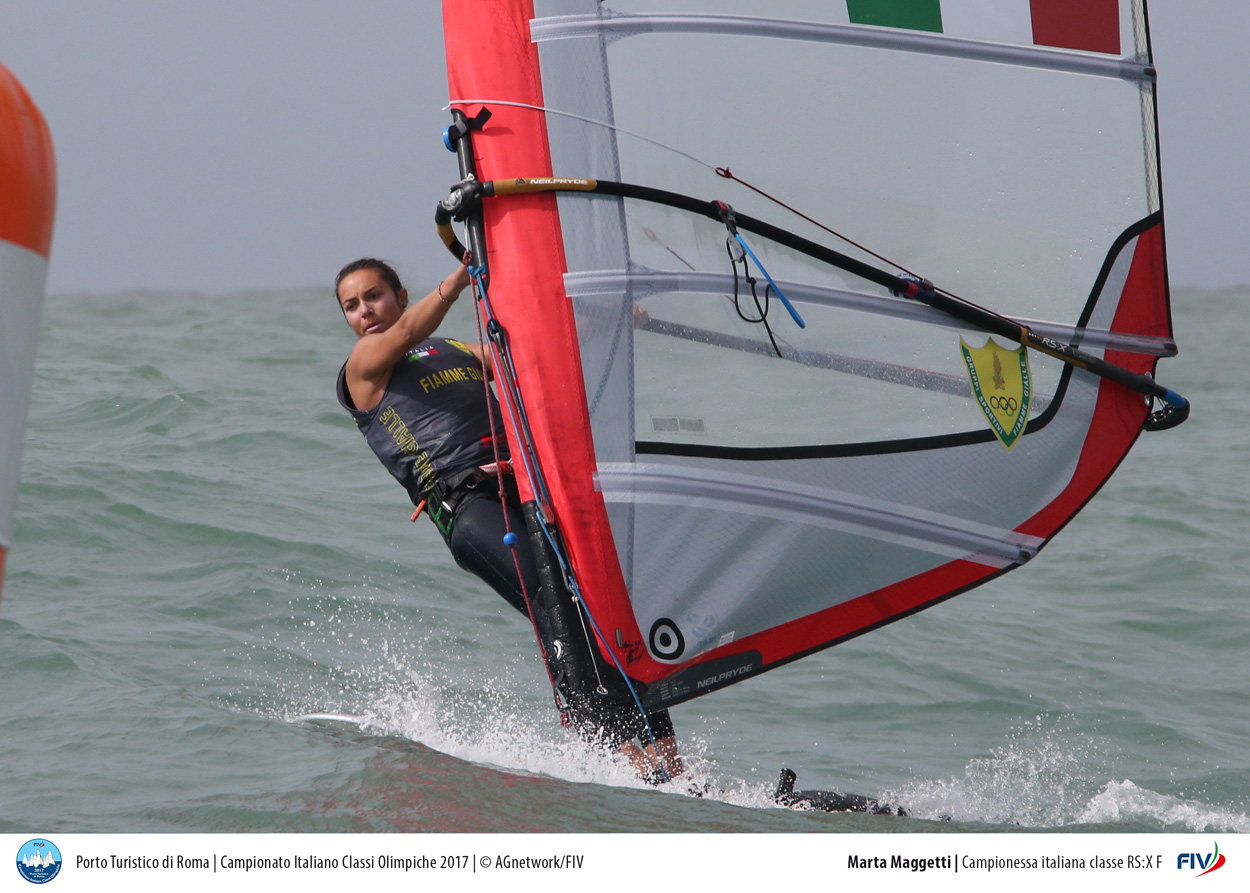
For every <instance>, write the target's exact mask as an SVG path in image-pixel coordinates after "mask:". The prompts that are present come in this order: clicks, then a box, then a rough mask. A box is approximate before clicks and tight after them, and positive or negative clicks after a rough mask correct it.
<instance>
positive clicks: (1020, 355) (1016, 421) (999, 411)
mask: <svg viewBox="0 0 1250 893" xmlns="http://www.w3.org/2000/svg"><path fill="white" fill-rule="evenodd" d="M959 348H960V350H961V351H963V355H964V365H965V366H967V367H968V378H969V380H970V381H971V382H972V393H973V394H974V395H976V398H977V402H978V403H980V404H981V411H982V412H983V413H985V417H986V418H987V419H988V420H989V423H990V428H992V429H993V431H994V434H995V436H996V437H998V439H999V440H1000V441H1001V442H1002V444H1003V446H1005V447H1006V448H1007V449H1011V448H1012V447H1013V446H1015V445H1016V441H1017V440H1018V439H1019V437H1020V435H1021V434H1022V433H1023V432H1024V426H1025V423H1026V422H1028V420H1029V399H1030V398H1031V397H1032V394H1033V386H1032V382H1031V380H1030V377H1029V354H1028V351H1027V350H1025V348H1024V346H1023V345H1022V346H1020V347H1018V348H1016V349H1015V350H1008V349H1007V348H1005V347H1001V346H999V345H998V344H996V343H995V342H994V339H993V338H990V339H989V340H988V341H986V342H985V347H978V348H974V347H969V346H968V344H967V342H966V341H964V339H962V338H960V339H959Z"/></svg>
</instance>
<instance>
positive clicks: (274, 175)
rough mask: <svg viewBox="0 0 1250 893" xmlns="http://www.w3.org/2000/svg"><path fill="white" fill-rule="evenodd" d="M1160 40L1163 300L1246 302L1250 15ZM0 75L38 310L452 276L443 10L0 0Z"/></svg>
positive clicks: (1156, 8)
mask: <svg viewBox="0 0 1250 893" xmlns="http://www.w3.org/2000/svg"><path fill="white" fill-rule="evenodd" d="M663 5H664V4H663V3H657V4H656V7H657V8H660V7H662V6H663ZM1151 25H1152V37H1153V41H1154V50H1155V57H1156V60H1157V62H1158V66H1159V71H1160V86H1159V105H1160V120H1161V136H1162V155H1163V165H1164V169H1163V177H1164V179H1163V183H1164V201H1165V207H1166V212H1167V220H1168V249H1169V260H1170V268H1171V274H1172V282H1173V284H1175V285H1202V286H1226V285H1232V284H1236V283H1242V282H1248V281H1250V273H1248V272H1246V271H1244V270H1243V269H1242V268H1241V267H1240V264H1239V263H1238V262H1237V260H1236V259H1237V258H1239V257H1241V256H1242V252H1243V251H1244V250H1245V248H1244V246H1243V242H1244V240H1245V238H1246V236H1247V234H1248V231H1250V226H1247V221H1248V219H1250V210H1248V209H1250V177H1248V176H1247V175H1246V172H1245V163H1244V158H1245V156H1246V149H1245V147H1246V144H1247V137H1248V136H1250V102H1248V101H1247V100H1248V99H1250V96H1248V91H1247V89H1246V88H1245V86H1244V76H1243V74H1242V72H1241V70H1240V65H1239V64H1238V63H1239V62H1240V59H1241V56H1242V44H1243V43H1244V36H1245V35H1246V34H1248V33H1250V3H1246V2H1244V0H1153V2H1152V3H1151ZM0 62H3V63H4V64H5V65H7V66H8V67H9V68H10V69H11V70H12V71H13V72H14V73H15V74H16V75H17V76H18V77H19V78H20V79H21V80H22V82H23V83H24V84H25V85H26V87H27V89H28V90H29V91H30V93H31V95H32V96H33V97H34V99H35V101H36V103H38V105H39V106H40V108H41V109H42V110H43V112H44V114H45V116H46V117H47V118H48V121H49V124H50V126H51V128H52V133H53V139H54V141H55V144H56V150H57V163H58V170H59V180H60V182H59V205H58V214H57V223H56V234H55V239H54V243H53V259H52V267H51V273H50V277H49V284H48V285H49V289H50V290H51V291H54V292H58V291H91V292H110V291H120V290H124V289H130V288H144V289H153V290H167V289H171V290H195V291H204V292H224V291H234V290H239V289H267V288H282V287H288V286H300V285H310V284H318V283H326V282H328V281H329V280H330V279H331V278H332V277H333V275H334V273H335V272H336V271H337V269H338V266H339V265H340V264H341V263H342V262H343V261H344V260H345V259H350V258H352V257H356V256H359V255H361V254H376V255H379V256H383V257H388V258H393V259H396V260H398V261H400V263H401V272H403V273H405V274H406V275H407V276H409V277H411V278H413V279H414V280H416V281H417V282H420V281H423V280H425V281H432V280H433V279H434V278H435V277H437V276H439V275H442V273H443V272H444V268H445V267H447V265H448V262H449V259H448V257H447V255H446V252H445V249H443V247H442V245H441V243H439V242H438V241H437V239H436V238H435V237H434V236H433V234H432V226H431V219H432V212H433V204H434V202H435V201H436V200H437V199H438V198H439V197H440V196H441V195H443V194H444V193H445V192H446V189H447V187H448V186H449V185H450V184H451V183H452V181H454V180H455V179H456V173H455V161H454V159H453V158H452V157H451V156H450V155H449V154H448V153H447V152H446V150H445V149H444V148H443V147H442V141H441V132H442V129H443V127H444V126H445V124H446V123H447V120H448V118H447V115H446V113H445V112H443V111H442V107H443V105H444V104H445V103H446V96H447V79H446V70H445V66H444V60H443V50H442V32H441V21H440V13H439V4H438V3H437V2H436V0H356V2H351V3H348V2H347V0H211V2H210V0H198V2H171V0H6V2H5V6H4V9H3V11H0ZM1235 66H1236V68H1235Z"/></svg>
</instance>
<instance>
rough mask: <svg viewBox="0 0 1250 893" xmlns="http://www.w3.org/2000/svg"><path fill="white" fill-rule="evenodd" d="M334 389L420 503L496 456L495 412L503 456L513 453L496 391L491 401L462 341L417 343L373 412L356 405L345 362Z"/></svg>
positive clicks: (384, 461)
mask: <svg viewBox="0 0 1250 893" xmlns="http://www.w3.org/2000/svg"><path fill="white" fill-rule="evenodd" d="M336 390H337V392H338V398H339V403H340V404H341V405H342V406H343V408H344V409H346V410H347V411H348V412H349V413H351V415H352V418H353V419H355V420H356V427H357V428H359V429H360V433H361V434H363V435H364V436H365V440H366V441H367V442H368V444H369V446H371V447H372V448H373V452H374V453H376V454H377V457H378V458H379V459H380V460H382V464H383V465H385V466H386V470H387V471H389V472H390V473H391V474H392V475H394V476H395V479H396V480H397V481H399V482H400V483H401V484H403V485H404V489H405V490H407V491H408V496H409V498H411V499H412V502H413V504H414V505H416V504H417V503H418V502H420V501H421V500H422V499H423V498H425V497H427V496H428V495H429V493H430V491H431V490H433V489H435V487H436V485H437V484H438V483H439V482H445V481H446V480H447V479H448V478H449V477H450V476H452V475H454V474H456V473H457V472H460V471H464V470H465V469H468V468H473V467H476V466H480V465H486V464H489V463H491V462H494V461H495V448H494V445H493V443H492V441H491V415H493V416H494V417H495V431H496V432H497V433H498V435H499V438H500V457H501V458H502V457H506V456H507V453H508V448H507V445H506V443H504V442H503V418H502V416H501V415H500V412H499V404H498V402H497V401H496V400H495V396H494V394H491V395H490V399H489V403H488V402H487V387H486V385H485V384H484V383H483V381H482V367H481V364H480V363H478V360H477V357H475V356H474V355H473V354H472V353H470V352H469V351H468V349H466V348H465V346H464V345H463V344H461V343H460V342H458V341H451V340H449V339H447V338H429V339H427V340H425V341H422V342H421V343H420V344H418V345H417V346H416V347H414V348H413V349H412V350H411V351H409V352H408V354H407V355H406V356H404V358H403V359H401V360H400V361H399V362H398V363H396V364H395V368H394V371H393V372H392V373H391V380H390V383H389V384H387V386H386V393H385V394H384V395H383V396H382V402H381V403H379V404H378V405H377V406H376V407H374V408H373V409H371V410H369V411H368V412H361V411H360V410H359V409H357V408H356V407H355V405H354V404H353V403H352V400H351V395H350V394H349V393H348V391H347V364H346V363H344V364H343V368H342V369H340V370H339V378H338V385H337V388H336ZM440 498H441V497H440Z"/></svg>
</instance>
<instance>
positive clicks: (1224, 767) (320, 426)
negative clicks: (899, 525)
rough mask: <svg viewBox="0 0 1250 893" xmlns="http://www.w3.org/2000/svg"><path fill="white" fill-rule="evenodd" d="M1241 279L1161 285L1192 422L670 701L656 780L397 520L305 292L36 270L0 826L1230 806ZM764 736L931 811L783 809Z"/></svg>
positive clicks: (408, 824)
mask: <svg viewBox="0 0 1250 893" xmlns="http://www.w3.org/2000/svg"><path fill="white" fill-rule="evenodd" d="M1248 298H1250V289H1240V290H1230V291H1221V292H1202V291H1194V290H1177V291H1176V294H1175V295H1174V308H1175V316H1176V328H1177V337H1178V341H1179V342H1180V344H1181V345H1182V354H1181V356H1180V357H1179V358H1177V359H1173V360H1169V361H1165V362H1164V363H1162V364H1161V377H1162V379H1163V381H1164V382H1165V383H1166V384H1168V385H1169V386H1171V387H1172V388H1174V389H1175V390H1177V391H1179V392H1181V393H1183V394H1186V395H1187V396H1189V397H1190V398H1191V399H1192V401H1193V405H1194V410H1193V416H1192V418H1191V419H1190V421H1189V422H1187V423H1186V424H1185V425H1184V426H1182V427H1180V428H1178V429H1176V430H1173V431H1169V432H1162V433H1157V434H1147V435H1145V436H1143V437H1142V439H1141V440H1140V441H1139V443H1138V445H1137V446H1136V447H1135V448H1134V450H1133V452H1132V453H1131V454H1130V455H1129V456H1128V458H1127V459H1126V460H1125V462H1124V463H1123V465H1122V466H1121V468H1120V469H1119V471H1118V472H1117V474H1116V475H1115V477H1113V478H1112V480H1111V481H1110V483H1109V484H1108V485H1107V486H1106V487H1105V488H1104V489H1103V491H1102V492H1101V493H1100V494H1099V495H1098V496H1097V497H1096V498H1095V499H1094V500H1093V501H1092V502H1091V504H1090V505H1089V506H1088V507H1087V508H1086V509H1085V511H1084V512H1082V513H1081V514H1080V515H1079V516H1078V517H1077V518H1076V519H1075V520H1074V521H1073V522H1072V523H1071V524H1070V525H1069V526H1068V527H1067V528H1066V529H1065V530H1064V531H1062V532H1061V533H1060V534H1059V536H1058V537H1057V539H1056V540H1055V541H1054V542H1053V543H1052V544H1051V545H1050V546H1048V547H1047V548H1046V549H1045V550H1043V552H1042V553H1041V554H1040V555H1039V556H1038V557H1037V558H1036V559H1035V560H1034V561H1033V562H1031V563H1030V564H1029V565H1028V566H1027V567H1025V568H1023V569H1021V570H1019V571H1017V572H1015V573H1012V574H1009V575H1007V576H1005V577H1002V578H1000V579H998V580H995V581H993V582H992V583H989V584H987V585H985V586H983V587H981V588H979V589H976V590H974V591H972V592H969V593H966V594H964V595H961V596H960V597H958V598H956V599H953V600H951V601H949V602H946V603H944V604H941V605H939V606H937V607H935V608H933V609H931V610H928V611H925V612H923V613H921V614H919V615H916V616H914V617H911V618H908V619H906V620H903V621H901V622H898V623H896V624H894V625H892V626H889V627H887V628H884V629H881V630H878V631H876V632H873V633H870V634H868V635H865V636H862V637H860V638H858V639H856V640H854V641H851V642H848V643H845V644H843V645H841V646H839V647H837V648H834V649H830V650H828V651H825V652H822V653H820V654H817V655H814V656H812V657H809V658H807V659H805V660H802V661H799V662H797V663H795V664H792V665H789V666H786V667H783V668H781V669H778V670H776V671H774V672H772V673H769V674H766V675H764V676H762V677H759V678H757V679H753V680H750V681H747V682H745V683H742V684H740V685H737V686H733V687H731V688H729V689H726V690H724V691H721V692H718V693H716V694H713V695H711V696H708V697H706V698H703V699H699V700H696V701H694V702H691V703H688V704H684V705H680V706H678V707H676V708H674V709H673V711H672V713H673V718H674V721H675V723H676V725H677V728H678V732H679V735H680V738H681V741H682V745H683V749H684V751H685V756H686V761H687V763H688V765H689V767H690V771H689V773H688V775H687V777H686V778H685V779H683V780H681V781H679V782H677V783H674V784H672V785H669V786H666V787H663V788H661V789H652V788H648V787H647V786H645V785H643V784H641V783H640V782H638V781H636V780H635V779H634V778H633V777H632V775H631V773H630V772H629V770H628V769H627V768H626V767H625V766H623V765H622V764H621V763H620V762H619V761H617V760H614V759H613V758H611V757H608V756H605V755H603V754H599V753H596V752H594V751H592V750H589V749H587V748H586V747H584V746H582V745H581V744H579V743H578V742H577V741H576V740H574V739H573V738H572V737H571V736H570V735H569V734H568V733H566V732H565V731H564V730H563V729H562V728H561V727H560V726H559V725H558V724H557V723H556V721H555V716H556V714H555V710H554V707H553V701H552V696H551V691H550V687H549V685H548V683H547V680H546V678H545V675H544V670H543V668H542V665H541V663H540V661H539V659H538V657H537V650H536V647H535V642H534V639H533V633H532V631H531V629H530V628H529V626H528V624H527V623H525V622H524V621H523V620H522V619H521V618H520V617H519V615H517V614H516V613H515V612H513V610H512V609H511V608H509V607H507V606H506V605H505V604H504V603H503V601H502V600H501V599H499V597H498V596H496V595H495V594H494V593H492V592H490V591H489V590H488V589H487V588H486V587H485V586H483V585H482V584H481V583H479V582H478V581H477V580H476V579H475V578H473V577H471V576H469V575H467V574H466V573H464V572H462V571H460V570H459V569H458V568H457V567H456V566H455V564H454V563H453V562H452V560H451V558H450V557H449V556H448V554H447V551H446V549H445V547H444V546H443V544H442V542H441V540H440V539H439V537H438V535H437V533H436V532H435V530H434V529H433V527H432V525H430V524H429V522H428V521H426V520H425V519H421V520H420V521H419V523H417V524H412V523H409V520H408V516H409V515H410V513H411V506H410V505H409V504H408V503H407V500H406V498H405V495H404V493H403V491H402V490H401V489H400V488H399V487H398V486H396V485H395V483H394V482H393V481H392V480H391V479H390V477H389V476H388V475H387V474H386V473H385V471H384V470H383V469H382V467H381V466H380V465H379V464H378V463H377V461H376V460H375V459H374V458H373V456H372V455H371V454H370V452H369V450H368V448H367V447H366V445H365V444H364V442H363V440H362V438H361V437H360V435H359V434H358V433H357V432H356V430H355V428H354V426H353V424H352V422H351V420H350V419H349V418H348V417H347V415H346V413H344V412H343V411H342V410H341V409H340V408H339V407H338V406H337V404H336V403H335V401H334V396H333V385H334V378H335V375H336V373H337V371H338V369H339V366H340V364H341V363H342V361H343V359H344V357H345V356H346V353H347V351H348V350H349V349H350V347H351V343H352V337H351V333H350V332H349V331H348V330H347V328H346V327H345V326H344V325H343V321H342V318H341V316H340V314H339V313H338V312H337V310H336V309H335V306H334V302H333V297H332V296H331V295H330V294H329V293H328V290H326V289H321V290H313V289H309V290H293V291H281V292H265V293H247V294H231V295H224V296H205V295H195V294H151V293H134V294H123V295H107V296H90V295H59V296H51V297H49V299H48V300H47V303H46V306H45V310H44V317H43V320H44V321H43V326H42V329H41V331H40V343H39V353H38V364H37V370H36V379H35V384H34V392H33V395H32V402H31V411H30V422H29V428H28V432H27V436H26V442H25V444H26V445H25V454H24V459H23V464H22V481H21V490H20V494H19V502H18V508H17V525H16V533H15V538H14V543H13V547H12V549H11V552H10V554H9V559H8V569H7V577H6V580H5V584H4V591H3V604H2V605H0V831H7V832H23V833H26V832H32V833H33V831H34V829H38V831H39V833H45V834H46V833H57V832H71V831H85V832H108V831H129V832H147V831H178V832H220V831H270V832H285V831H400V832H403V831H446V832H461V831H467V832H492V831H566V832H568V831H642V832H647V831H665V832H671V831H699V832H706V831H713V832H715V831H800V832H812V831H817V832H819V831H851V832H855V831H894V830H898V831H907V832H916V833H923V832H927V831H947V830H961V831H981V830H989V831H1000V830H1015V829H1023V830H1034V829H1058V830H1063V831H1071V832H1081V831H1209V832H1243V831H1250V817H1248V814H1250V736H1248V734H1247V730H1248V729H1250V697H1248V696H1250V660H1248V659H1247V658H1248V656H1250V655H1248V653H1247V652H1248V648H1247V643H1248V642H1250V600H1248V599H1247V598H1246V590H1247V587H1246V582H1245V578H1244V574H1245V572H1246V571H1247V569H1250V550H1248V548H1247V542H1248V539H1250V537H1248V535H1247V529H1248V528H1250V475H1247V474H1246V473H1245V469H1246V468H1247V466H1248V465H1250V443H1248V441H1250V438H1247V432H1248V431H1250V425H1248V424H1247V422H1246V421H1245V419H1244V417H1243V416H1242V414H1241V411H1240V410H1241V408H1242V403H1243V401H1244V395H1245V394H1246V393H1250V364H1247V363H1246V362H1245V361H1244V359H1243V357H1244V348H1243V345H1244V343H1245V342H1246V340H1247V338H1248V337H1250V318H1248V317H1247V314H1246V313H1245V307H1246V303H1247V299H1248ZM461 304H462V305H464V306H463V307H457V311H456V315H454V316H453V317H452V318H450V320H449V321H448V322H447V323H446V324H445V326H444V331H445V332H447V333H449V334H452V335H456V336H459V337H462V338H464V339H469V340H476V339H477V337H478V335H477V330H476V326H475V323H474V320H473V317H472V314H471V312H470V311H469V310H468V304H469V302H461ZM309 715H322V716H321V718H311V719H310V718H305V717H308V716H309ZM326 715H331V716H326ZM333 715H342V716H345V717H354V718H355V719H354V720H353V721H351V722H348V721H345V720H339V719H335V718H333ZM783 766H785V767H790V768H793V769H795V770H796V771H797V772H798V773H799V785H798V786H799V787H800V788H804V787H806V788H836V789H840V790H848V791H854V792H859V793H866V794H872V795H878V796H884V797H887V798H890V799H893V800H895V801H897V802H900V803H903V804H905V805H906V806H907V807H908V808H909V809H910V811H911V813H912V815H913V816H914V817H916V818H915V819H913V820H898V819H889V818H883V817H873V816H864V815H828V814H823V813H803V812H796V811H792V810H785V809H780V808H776V807H773V806H772V805H771V793H772V791H773V789H774V788H775V785H776V780H777V776H778V774H779V772H780V770H781V768H782V767H783ZM692 790H694V791H697V792H699V793H702V794H703V796H701V797H697V796H693V794H692Z"/></svg>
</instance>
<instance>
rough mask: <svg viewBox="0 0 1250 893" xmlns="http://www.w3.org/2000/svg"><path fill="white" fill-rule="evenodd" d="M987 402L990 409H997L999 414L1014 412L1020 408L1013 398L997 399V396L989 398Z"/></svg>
mask: <svg viewBox="0 0 1250 893" xmlns="http://www.w3.org/2000/svg"><path fill="white" fill-rule="evenodd" d="M988 402H989V404H990V408H991V409H997V410H998V411H999V412H1015V411H1016V409H1017V408H1018V407H1019V406H1020V404H1019V403H1017V402H1016V398H1015V397H999V396H998V395H997V394H995V395H993V396H992V397H990V399H989V401H988Z"/></svg>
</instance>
